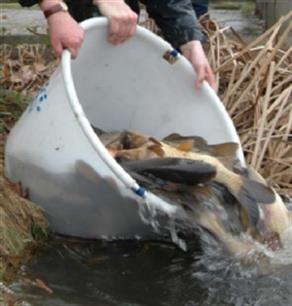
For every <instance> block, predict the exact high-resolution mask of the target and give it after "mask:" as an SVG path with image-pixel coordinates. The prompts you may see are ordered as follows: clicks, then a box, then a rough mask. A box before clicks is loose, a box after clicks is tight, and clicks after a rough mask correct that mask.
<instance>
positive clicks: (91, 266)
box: [11, 234, 292, 306]
mask: <svg viewBox="0 0 292 306" xmlns="http://www.w3.org/2000/svg"><path fill="white" fill-rule="evenodd" d="M202 238H203V242H202V246H203V248H200V247H199V245H198V241H197V240H196V239H192V240H191V243H188V250H187V251H186V252H183V251H181V250H180V249H179V248H178V247H176V246H175V245H173V244H170V243H165V242H158V241H157V242H153V241H152V242H151V241H150V242H149V241H148V242H142V241H95V242H88V241H87V242H86V241H83V242H81V241H73V242H72V241H71V242H70V241H68V240H65V239H62V238H58V239H55V240H53V241H52V242H51V243H49V245H48V246H47V247H46V248H45V249H43V250H42V251H41V253H40V254H38V256H37V257H36V259H35V260H34V261H33V263H32V264H31V265H30V266H28V267H25V268H24V269H23V270H24V271H25V273H27V275H28V276H29V277H30V278H32V279H35V278H39V279H41V280H42V281H43V282H44V283H45V284H46V285H47V286H48V287H49V288H50V289H52V291H53V293H52V294H49V293H48V292H47V291H45V290H43V289H39V288H35V287H32V286H28V285H23V284H20V283H15V284H13V285H12V286H11V289H13V291H14V292H15V293H16V294H17V296H18V297H19V298H20V299H22V300H24V301H26V302H28V303H29V304H30V305H35V306H49V305H50V306H67V305H70V306H73V305H74V306H85V305H86V306H111V305H119V306H123V305H127V306H138V305H139V306H143V305H145V306H146V305H147V306H148V305H149V306H150V305H153V306H158V305H163V306H178V305H179V306H180V305H184V306H194V305H198V306H199V305H200V306H204V305H206V306H207V305H208V306H209V305H210V306H211V305H212V306H215V305H218V306H219V305H220V306H221V305H226V306H227V305H230V306H231V305H232V306H233V305H236V306H241V305H261V306H264V305H265V306H275V305H278V306H287V305H292V260H291V259H292V250H289V251H287V250H286V253H285V254H284V255H283V254H282V255H280V254H277V255H276V256H275V258H276V257H278V259H277V263H278V265H277V268H272V265H271V266H269V269H265V271H263V270H262V269H259V265H258V264H256V263H253V264H250V265H249V266H248V267H247V266H245V267H243V266H242V265H241V264H240V263H239V261H238V260H236V259H235V258H234V257H230V256H227V254H225V253H224V252H223V250H222V249H221V248H220V247H219V245H217V244H216V243H215V241H213V240H212V238H211V237H209V236H207V235H206V234H203V235H202ZM273 256H274V255H273ZM280 257H282V258H280ZM275 258H274V259H275ZM279 263H280V264H279ZM266 268H267V267H266ZM270 268H271V269H270Z"/></svg>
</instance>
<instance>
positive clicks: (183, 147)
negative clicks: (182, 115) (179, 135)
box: [177, 139, 194, 152]
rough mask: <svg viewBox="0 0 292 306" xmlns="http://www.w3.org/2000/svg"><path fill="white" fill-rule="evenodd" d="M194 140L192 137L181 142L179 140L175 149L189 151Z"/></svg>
mask: <svg viewBox="0 0 292 306" xmlns="http://www.w3.org/2000/svg"><path fill="white" fill-rule="evenodd" d="M193 145H194V141H193V140H192V139H187V140H185V141H183V142H181V143H180V144H179V145H178V146H177V149H178V150H181V151H184V152H191V151H192V149H193Z"/></svg>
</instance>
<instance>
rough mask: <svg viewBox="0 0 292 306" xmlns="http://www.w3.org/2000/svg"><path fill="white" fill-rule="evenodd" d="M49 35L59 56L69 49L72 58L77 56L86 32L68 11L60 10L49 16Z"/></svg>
mask: <svg viewBox="0 0 292 306" xmlns="http://www.w3.org/2000/svg"><path fill="white" fill-rule="evenodd" d="M48 27H49V36H50V41H51V44H52V47H53V49H54V51H55V54H56V55H57V56H60V55H61V54H62V51H63V50H64V49H68V50H69V51H70V53H71V55H72V58H76V57H77V55H78V52H79V49H80V47H81V44H82V42H83V38H84V32H83V29H82V28H81V26H80V25H79V24H78V23H77V22H76V21H75V20H74V19H73V18H72V17H71V16H70V14H69V13H67V12H58V13H55V14H53V15H51V16H49V17H48Z"/></svg>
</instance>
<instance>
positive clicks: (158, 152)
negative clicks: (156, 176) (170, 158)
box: [148, 144, 164, 156]
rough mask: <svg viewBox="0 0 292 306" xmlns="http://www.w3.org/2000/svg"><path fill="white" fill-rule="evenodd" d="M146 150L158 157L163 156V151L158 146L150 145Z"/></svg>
mask: <svg viewBox="0 0 292 306" xmlns="http://www.w3.org/2000/svg"><path fill="white" fill-rule="evenodd" d="M148 150H150V151H152V152H154V153H156V154H157V155H158V156H164V150H163V149H162V147H161V145H160V144H159V145H158V144H154V145H151V146H149V147H148Z"/></svg>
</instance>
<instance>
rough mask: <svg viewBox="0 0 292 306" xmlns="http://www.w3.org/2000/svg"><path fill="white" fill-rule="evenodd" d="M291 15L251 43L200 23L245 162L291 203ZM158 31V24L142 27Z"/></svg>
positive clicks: (213, 25)
mask: <svg viewBox="0 0 292 306" xmlns="http://www.w3.org/2000/svg"><path fill="white" fill-rule="evenodd" d="M291 17H292V12H290V13H289V14H288V15H287V16H284V17H282V18H281V19H280V20H279V21H278V22H277V23H276V24H274V25H273V26H272V27H271V28H270V29H268V30H267V31H266V32H265V33H263V34H262V35H261V36H259V37H258V38H256V39H255V40H254V41H252V42H251V43H250V44H246V43H245V42H244V41H243V39H242V38H241V37H240V35H239V34H238V33H236V31H235V30H234V29H233V28H232V27H225V28H223V29H220V27H219V25H218V23H217V22H216V21H214V20H210V19H209V17H208V16H205V17H203V18H202V19H201V24H202V28H203V31H204V32H205V34H206V35H207V36H208V38H209V43H208V45H207V46H206V51H207V55H208V59H209V62H210V64H211V66H212V69H213V71H214V72H215V75H216V79H217V82H218V85H219V96H220V98H221V101H222V102H223V104H224V105H225V107H226V109H227V111H228V113H229V114H230V116H231V118H232V120H233V122H234V124H235V127H236V129H237V132H238V134H239V136H240V139H241V143H242V146H243V150H244V153H245V157H246V161H247V163H248V164H249V165H251V166H252V167H253V168H255V169H256V170H257V171H258V172H260V173H261V174H262V175H263V177H264V178H265V179H266V180H267V182H268V183H269V184H270V185H272V186H273V187H275V189H276V190H277V191H278V192H279V193H280V194H281V195H282V196H287V197H288V198H292V100H291V98H292V93H291V91H292V69H291V68H292V54H291V53H292V47H290V48H289V47H287V46H286V45H285V43H286V41H287V37H288V36H289V35H291V28H292V22H291V19H292V18H291ZM143 25H144V26H145V27H147V28H149V29H150V30H152V31H153V32H156V33H157V28H156V26H155V24H153V22H150V21H146V22H145V23H144V24H143Z"/></svg>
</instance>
